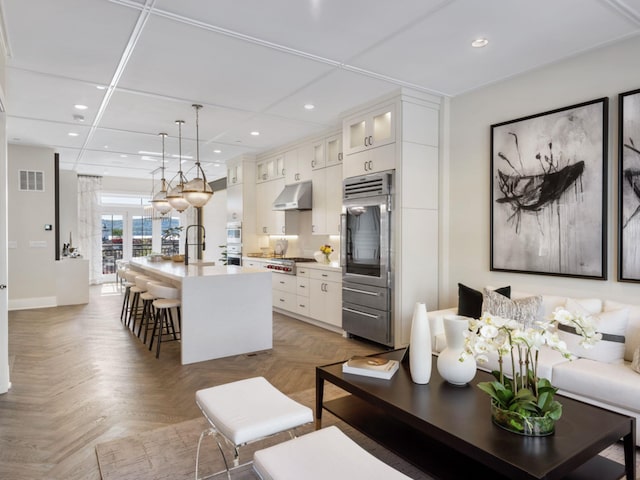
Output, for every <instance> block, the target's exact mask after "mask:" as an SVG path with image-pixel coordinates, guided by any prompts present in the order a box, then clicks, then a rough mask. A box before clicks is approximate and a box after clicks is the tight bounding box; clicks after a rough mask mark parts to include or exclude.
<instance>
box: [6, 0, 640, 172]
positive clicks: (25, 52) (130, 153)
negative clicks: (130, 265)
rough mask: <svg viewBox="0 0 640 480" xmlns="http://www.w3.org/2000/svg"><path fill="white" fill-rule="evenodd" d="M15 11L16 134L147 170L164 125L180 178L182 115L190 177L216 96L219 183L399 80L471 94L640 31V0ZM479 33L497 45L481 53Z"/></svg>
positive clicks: (12, 7)
mask: <svg viewBox="0 0 640 480" xmlns="http://www.w3.org/2000/svg"><path fill="white" fill-rule="evenodd" d="M0 7H1V9H2V11H1V13H2V20H3V27H4V28H3V30H4V31H3V33H4V38H3V40H4V41H5V42H6V45H7V48H8V52H9V58H8V59H7V76H6V92H5V96H6V104H5V108H6V112H7V138H8V140H9V142H10V143H15V144H23V145H41V146H48V147H52V148H54V149H55V150H56V151H57V152H59V153H60V158H61V165H62V168H65V169H73V170H75V171H77V172H78V173H85V174H95V175H113V176H127V177H139V178H150V176H151V172H152V171H154V170H156V169H157V168H158V167H159V166H160V164H161V161H160V152H161V151H162V143H161V138H160V137H159V136H158V133H159V132H167V133H168V134H169V137H168V138H167V142H166V157H167V160H168V162H167V169H168V173H167V178H170V177H171V175H172V172H173V173H175V171H177V166H178V160H177V157H178V138H177V137H178V128H177V126H176V125H175V123H174V121H175V120H177V119H181V120H185V122H186V123H185V124H184V127H183V142H182V153H183V156H184V157H185V160H186V161H185V163H184V170H185V171H186V170H188V169H189V168H190V167H191V166H192V162H193V158H194V157H195V134H196V132H195V111H194V109H193V108H192V106H191V105H192V104H194V103H198V104H202V105H203V109H202V110H201V111H200V159H201V161H202V163H203V166H204V167H205V170H206V172H207V175H208V177H209V178H210V179H211V180H213V179H216V178H220V177H223V176H224V175H225V174H226V170H225V168H224V164H225V162H226V161H227V160H228V159H230V158H233V157H235V156H237V155H240V154H243V153H249V154H258V153H260V152H263V151H266V150H269V149H272V148H274V147H277V146H278V145H282V144H284V143H287V142H290V141H293V140H296V139H298V138H301V137H306V136H309V135H313V134H319V133H322V132H324V131H326V130H328V129H330V128H337V127H338V126H339V125H340V114H341V112H343V111H345V110H348V109H351V108H353V107H355V106H357V105H360V104H362V103H365V102H367V101H368V100H370V99H372V98H375V97H378V96H380V95H384V94H386V93H389V92H391V91H394V90H397V89H398V88H399V87H403V86H405V87H411V88H414V89H418V90H421V91H425V92H428V93H432V94H436V95H444V96H456V95H459V94H461V93H464V92H467V91H470V90H473V89H476V88H478V87H481V86H483V85H487V84H490V83H492V82H496V81H499V80H501V79H504V78H507V77H510V76H513V75H517V74H520V73H522V72H526V71H528V70H531V69H534V68H537V67H540V66H542V65H546V64H549V63H552V62H557V61H561V60H563V59H566V58H569V57H571V56H574V55H576V54H579V53H581V52H584V51H587V50H590V49H593V48H597V47H599V46H602V45H605V44H609V43H613V42H617V41H621V40H623V39H625V38H628V37H629V36H633V35H638V34H640V0H536V1H526V0H482V1H480V0H401V1H390V0H269V1H267V0H216V1H212V0H0ZM478 37H485V38H487V39H488V40H489V44H488V45H487V46H485V47H484V48H473V47H472V46H471V42H472V41H473V40H474V39H476V38H478ZM309 103H310V104H313V105H315V108H314V109H313V110H306V109H305V108H304V105H305V104H309ZM77 104H80V105H85V106H87V107H88V108H87V109H85V110H78V109H76V108H74V105H77ZM78 115H81V116H82V117H83V121H80V120H81V119H80V117H78ZM252 131H257V132H260V135H259V136H253V135H251V133H250V132H252ZM69 133H75V134H77V135H76V136H70V135H69ZM214 151H219V153H215V152H214ZM141 152H142V153H141ZM145 152H147V153H145Z"/></svg>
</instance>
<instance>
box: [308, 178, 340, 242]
mask: <svg viewBox="0 0 640 480" xmlns="http://www.w3.org/2000/svg"><path fill="white" fill-rule="evenodd" d="M312 180H313V191H312V195H313V209H312V211H311V233H312V234H314V235H339V234H340V213H341V210H342V165H333V166H330V167H326V168H323V169H320V170H314V171H313V175H312Z"/></svg>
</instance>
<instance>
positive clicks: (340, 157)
mask: <svg viewBox="0 0 640 480" xmlns="http://www.w3.org/2000/svg"><path fill="white" fill-rule="evenodd" d="M338 161H339V162H341V161H342V152H340V153H339V154H338Z"/></svg>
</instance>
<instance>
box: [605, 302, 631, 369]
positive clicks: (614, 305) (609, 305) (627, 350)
mask: <svg viewBox="0 0 640 480" xmlns="http://www.w3.org/2000/svg"><path fill="white" fill-rule="evenodd" d="M622 308H628V309H629V323H628V324H627V332H626V333H625V335H624V336H625V346H624V359H625V360H626V361H628V362H630V361H631V360H633V353H634V352H635V350H636V348H638V347H640V305H628V304H626V303H620V302H614V301H611V300H605V301H604V307H603V310H604V311H605V312H608V311H610V310H620V309H622Z"/></svg>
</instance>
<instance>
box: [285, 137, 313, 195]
mask: <svg viewBox="0 0 640 480" xmlns="http://www.w3.org/2000/svg"><path fill="white" fill-rule="evenodd" d="M313 158H314V152H313V146H312V144H310V143H309V144H304V145H302V146H300V147H298V148H296V149H293V150H289V151H287V152H286V153H285V154H284V183H285V184H287V185H291V184H292V183H300V182H306V181H309V180H311V163H312V161H313Z"/></svg>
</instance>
